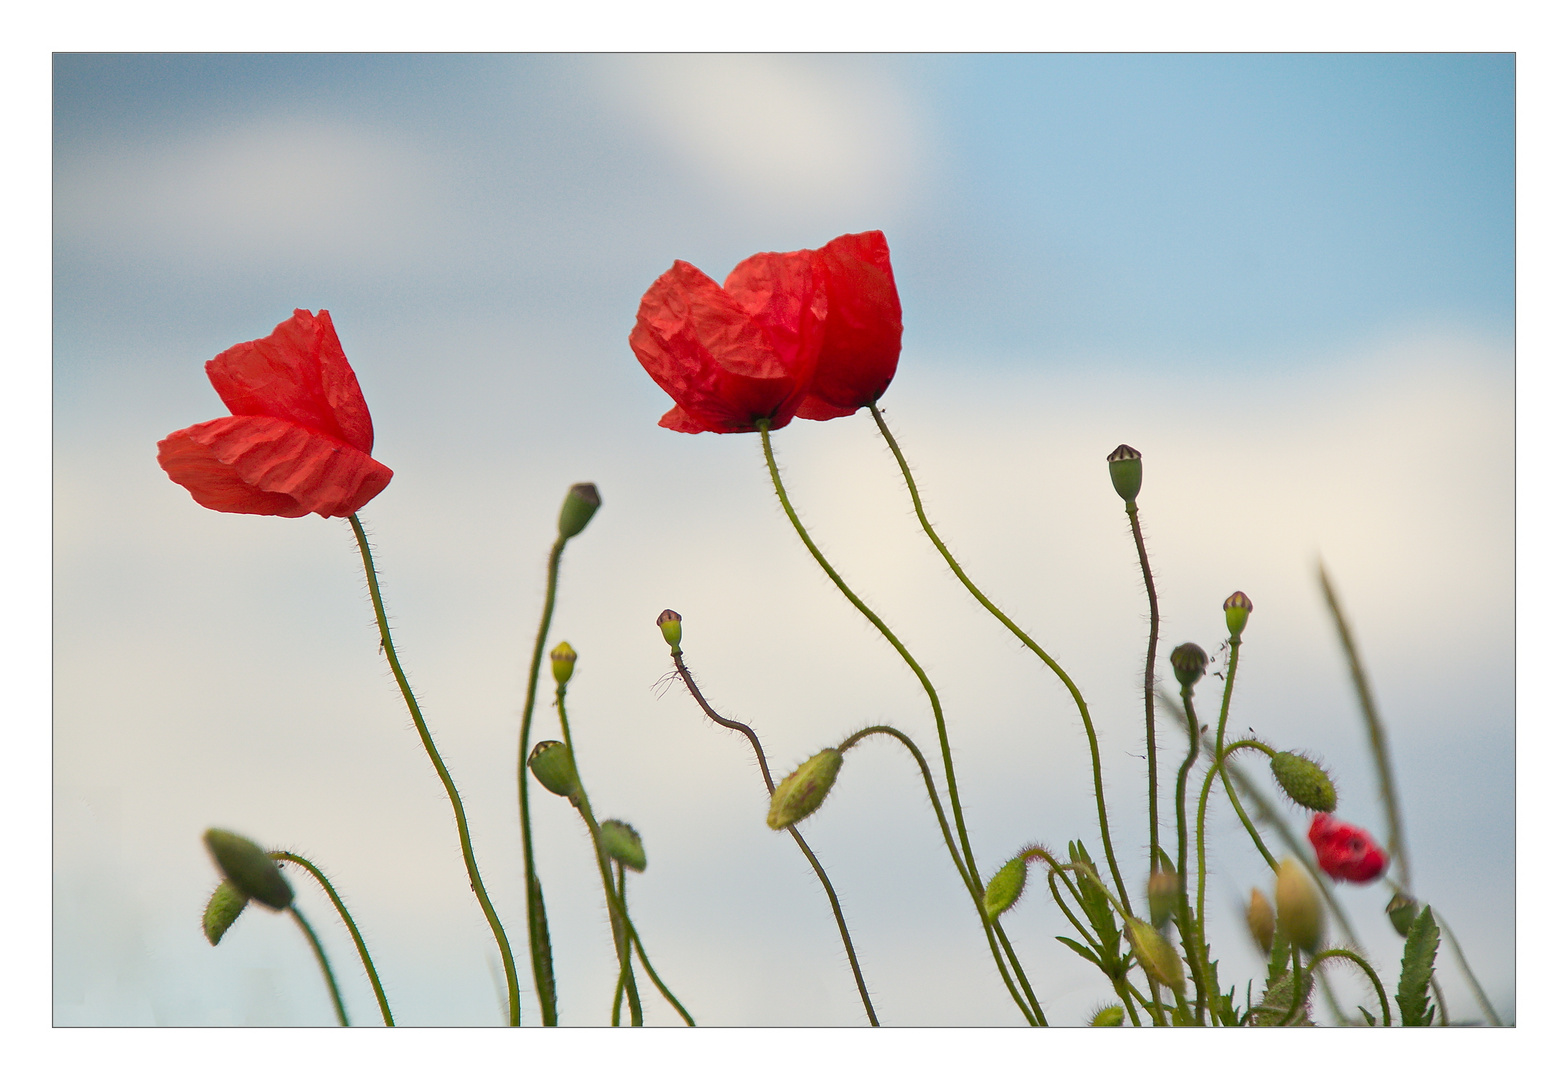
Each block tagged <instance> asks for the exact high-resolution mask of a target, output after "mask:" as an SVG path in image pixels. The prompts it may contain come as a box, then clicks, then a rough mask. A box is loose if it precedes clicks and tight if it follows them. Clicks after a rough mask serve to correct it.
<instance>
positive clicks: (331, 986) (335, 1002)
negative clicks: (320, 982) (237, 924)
mask: <svg viewBox="0 0 1568 1080" xmlns="http://www.w3.org/2000/svg"><path fill="white" fill-rule="evenodd" d="M289 914H290V915H292V916H294V921H295V922H296V923H298V924H299V928H300V929H301V930H303V931H304V932H305V938H306V940H307V941H309V942H310V947H311V949H313V950H314V951H315V953H316V962H317V963H319V964H320V965H321V974H322V977H323V978H325V979H326V980H327V989H328V990H330V991H331V992H332V1007H333V1008H334V1009H336V1010H337V1014H338V1026H340V1027H348V1013H346V1012H344V1011H343V995H342V994H340V993H338V981H337V980H336V979H334V978H333V977H332V965H331V964H329V963H327V954H326V950H324V949H323V948H322V947H321V941H320V940H319V939H318V938H317V937H316V932H315V931H314V930H312V929H311V928H310V923H308V922H306V921H305V916H303V915H301V914H300V912H299V908H297V907H295V906H294V905H293V904H290V905H289Z"/></svg>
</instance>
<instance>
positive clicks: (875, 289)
mask: <svg viewBox="0 0 1568 1080" xmlns="http://www.w3.org/2000/svg"><path fill="white" fill-rule="evenodd" d="M817 254H818V256H819V257H820V259H821V265H822V273H823V276H824V279H825V282H826V289H827V299H828V310H827V325H826V329H825V332H824V336H823V341H822V353H821V356H820V357H819V358H818V361H817V371H816V375H815V376H814V378H813V380H812V384H811V388H810V395H809V398H814V399H816V400H817V401H818V402H820V404H818V405H815V406H813V408H812V411H811V412H806V411H800V412H798V413H797V415H800V416H805V417H807V418H808V419H811V420H827V419H831V418H832V417H836V416H848V415H849V414H850V413H852V412H854V411H855V410H856V409H858V408H859V407H860V406H862V405H869V404H871V403H872V402H873V401H876V400H877V399H878V398H879V397H881V396H882V393H883V391H885V390H886V389H887V387H888V384H889V383H890V382H892V381H893V375H894V373H895V372H896V371H897V370H898V357H899V352H900V350H901V349H902V347H903V337H904V315H903V307H902V306H901V305H900V304H899V300H898V286H897V285H896V284H895V283H894V281H893V263H892V257H891V256H890V255H889V253H888V247H887V238H886V237H885V236H883V235H882V233H881V232H865V233H853V234H849V235H845V236H840V237H838V238H837V239H836V240H831V241H829V242H828V243H827V244H825V245H823V246H822V247H821V248H819V249H818V252H817ZM834 409H842V410H845V411H842V412H836V411H831V410H834Z"/></svg>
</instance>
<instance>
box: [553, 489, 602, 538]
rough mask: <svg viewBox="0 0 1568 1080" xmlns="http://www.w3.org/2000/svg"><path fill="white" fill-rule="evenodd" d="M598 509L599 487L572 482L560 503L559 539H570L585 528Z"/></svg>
mask: <svg viewBox="0 0 1568 1080" xmlns="http://www.w3.org/2000/svg"><path fill="white" fill-rule="evenodd" d="M598 509H599V489H598V488H597V487H595V486H594V485H593V484H573V485H572V486H571V488H570V490H568V491H567V493H566V501H565V502H563V503H562V504H561V520H560V524H559V526H558V528H559V529H560V531H561V539H562V540H570V539H571V538H572V537H574V536H576V535H577V534H578V533H580V532H582V531H583V530H584V529H586V528H587V527H588V522H589V520H590V519H592V517H593V515H594V513H595V512H596V511H597V510H598Z"/></svg>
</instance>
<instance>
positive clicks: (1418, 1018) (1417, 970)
mask: <svg viewBox="0 0 1568 1080" xmlns="http://www.w3.org/2000/svg"><path fill="white" fill-rule="evenodd" d="M1438 937H1439V934H1438V930H1437V920H1436V919H1434V918H1433V917H1432V908H1431V906H1430V905H1428V906H1427V907H1424V908H1422V909H1421V914H1419V915H1417V916H1416V921H1415V922H1414V923H1412V924H1411V925H1410V935H1409V936H1408V937H1407V938H1405V962H1404V964H1403V965H1402V966H1401V967H1400V969H1399V992H1398V993H1396V994H1395V995H1394V1000H1395V1001H1396V1002H1398V1003H1399V1022H1400V1023H1401V1024H1403V1025H1404V1026H1405V1027H1431V1026H1432V1013H1433V1007H1432V1006H1431V1005H1430V1003H1429V1002H1428V1000H1427V988H1428V987H1429V986H1431V985H1432V965H1433V964H1435V963H1436V962H1437V941H1438Z"/></svg>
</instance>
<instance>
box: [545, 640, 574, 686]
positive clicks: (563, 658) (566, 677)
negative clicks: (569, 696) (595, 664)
mask: <svg viewBox="0 0 1568 1080" xmlns="http://www.w3.org/2000/svg"><path fill="white" fill-rule="evenodd" d="M576 667H577V651H576V650H575V649H573V648H572V647H571V646H570V645H568V644H567V643H566V642H564V641H563V642H561V643H560V644H559V645H557V646H556V647H555V648H553V649H551V650H550V672H551V673H552V674H553V675H554V676H555V684H556V685H557V686H565V685H566V684H567V683H568V682H570V681H571V679H572V672H573V671H574V670H575V669H576Z"/></svg>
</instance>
